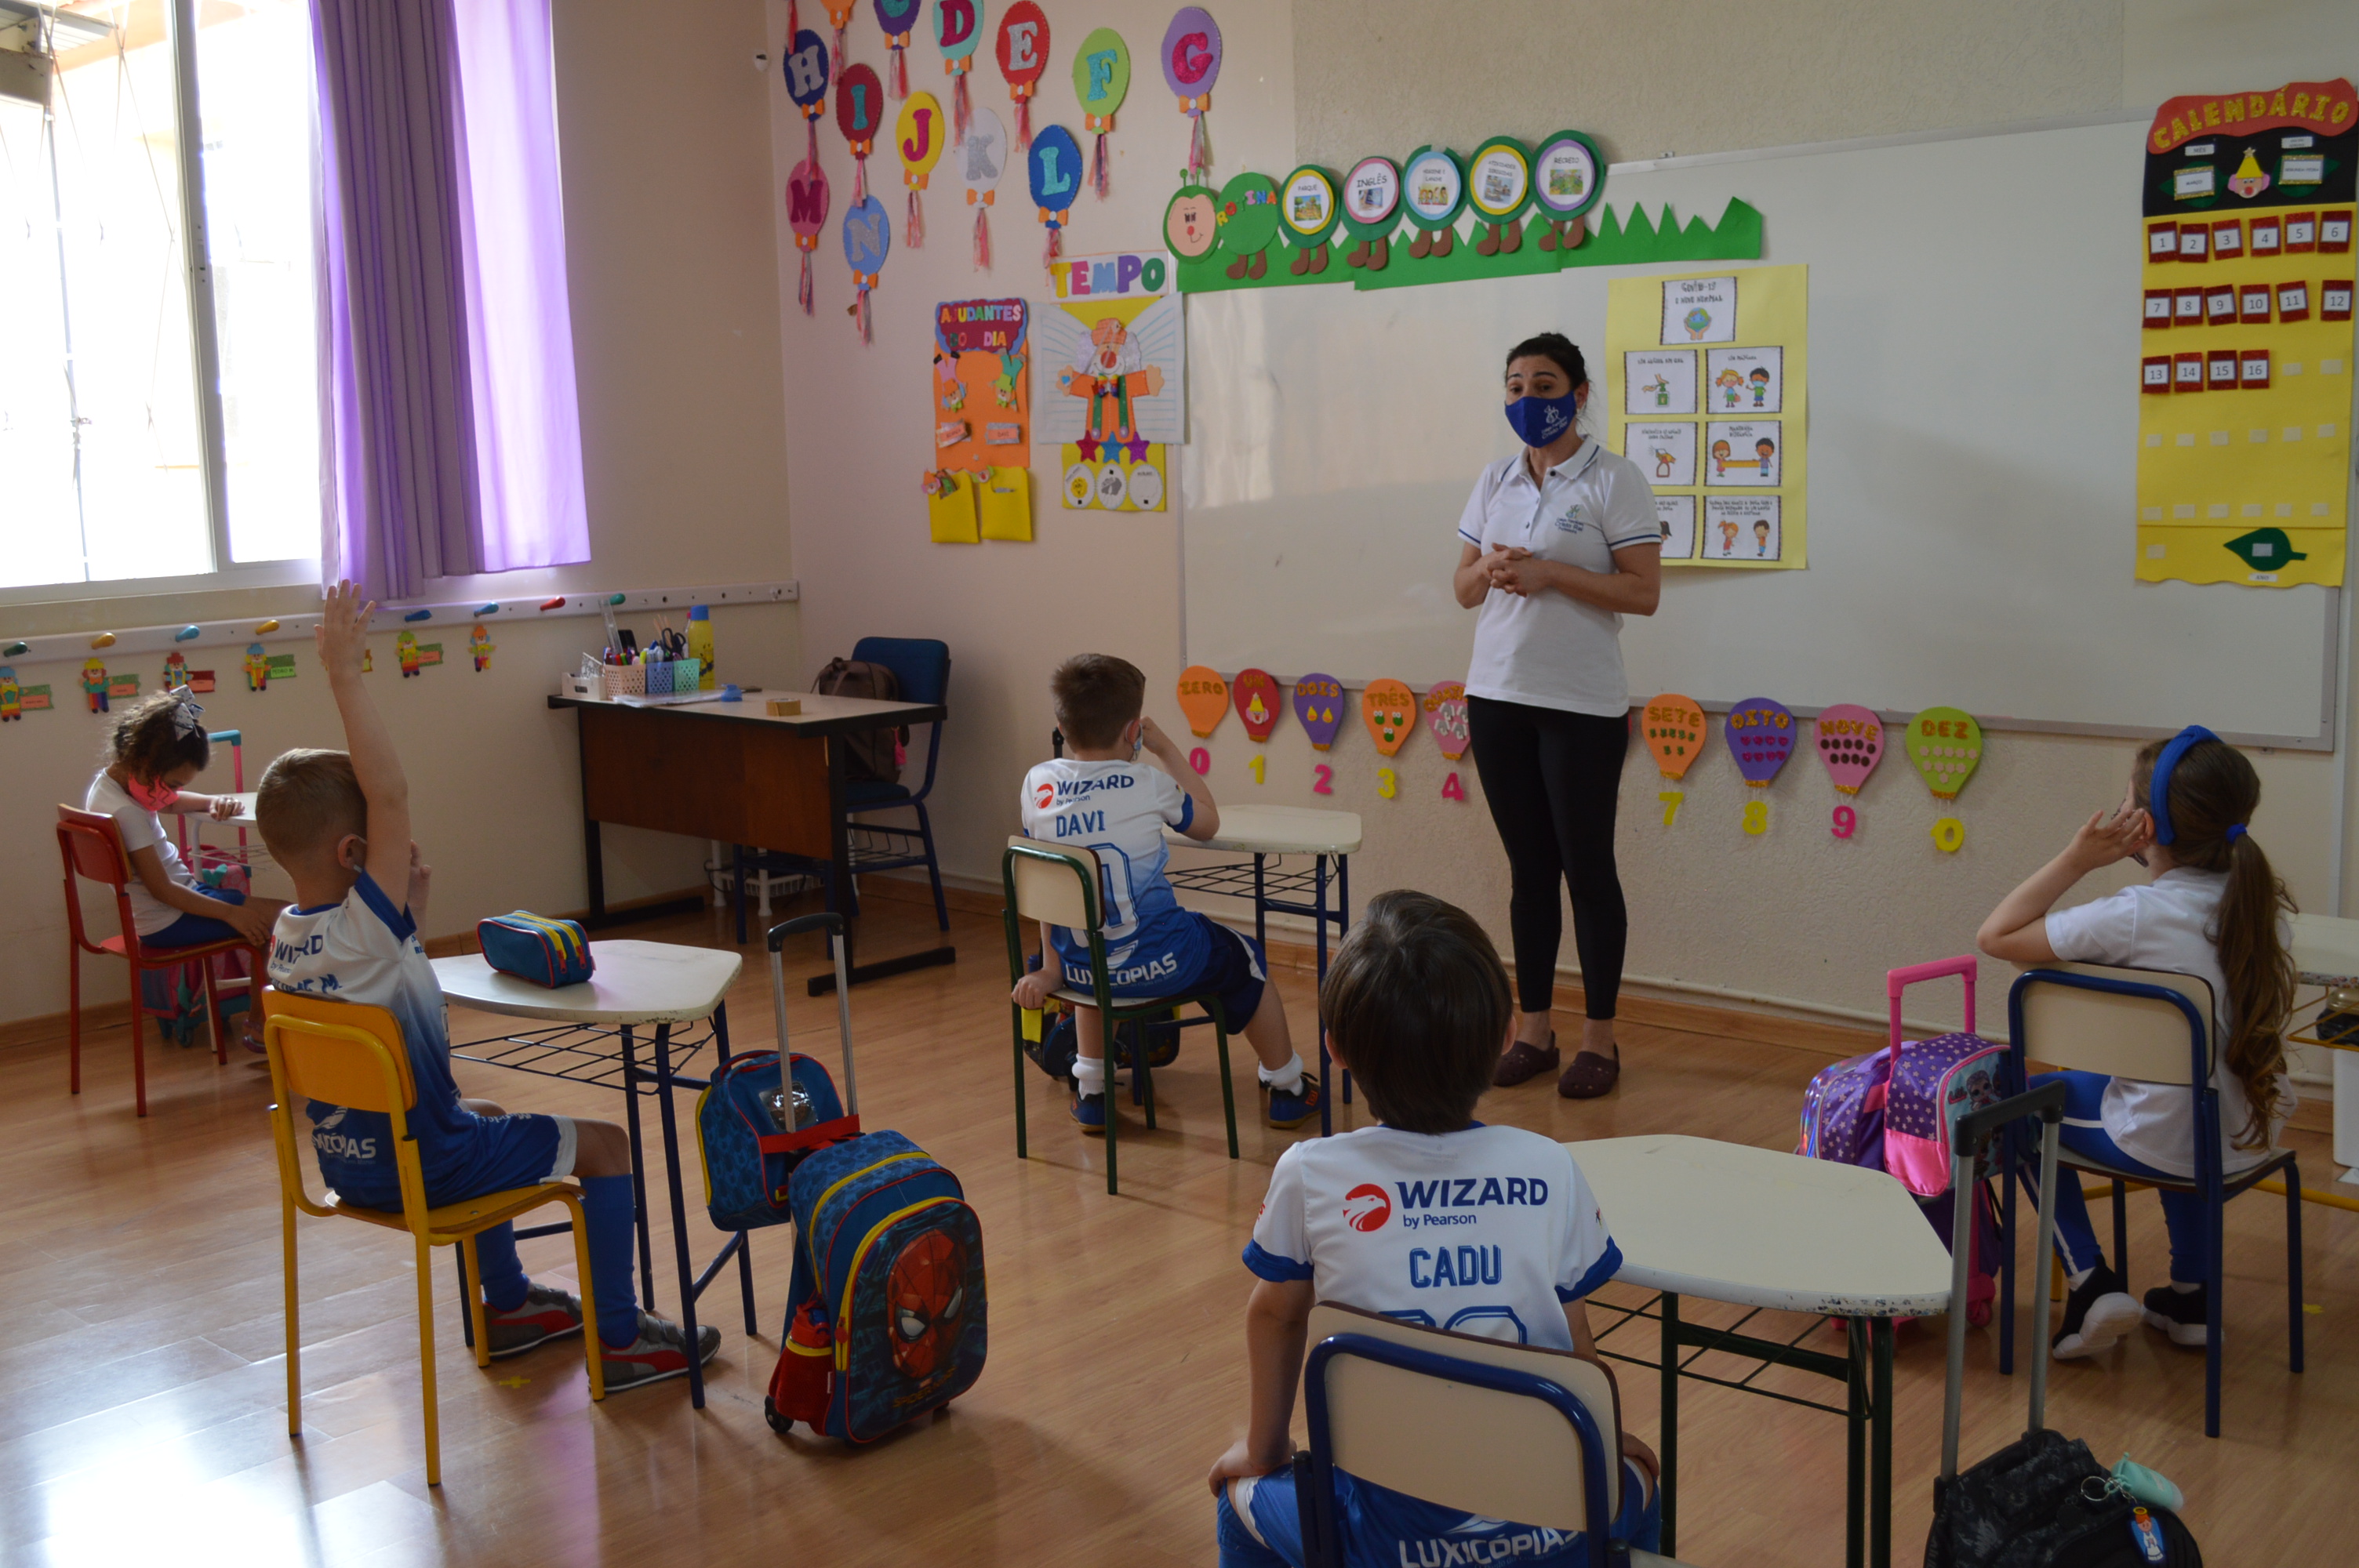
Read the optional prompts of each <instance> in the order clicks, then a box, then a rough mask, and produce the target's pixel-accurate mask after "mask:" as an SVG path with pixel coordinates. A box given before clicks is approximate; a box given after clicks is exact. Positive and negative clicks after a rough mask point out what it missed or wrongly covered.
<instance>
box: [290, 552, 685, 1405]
mask: <svg viewBox="0 0 2359 1568" xmlns="http://www.w3.org/2000/svg"><path fill="white" fill-rule="evenodd" d="M323 608H324V610H325V614H324V615H323V616H322V617H321V623H320V627H319V632H318V642H319V648H320V657H321V662H323V663H324V664H325V665H327V669H328V687H329V689H330V690H331V691H332V692H333V693H334V694H335V698H336V709H337V711H338V712H339V713H340V714H342V718H343V721H344V741H345V743H346V744H347V745H349V746H350V747H351V748H352V750H351V751H350V752H324V751H311V750H303V751H294V752H287V753H286V754H285V755H283V756H281V757H279V758H278V759H277V761H276V762H272V763H271V764H270V768H269V771H268V772H266V773H264V774H263V775H262V788H261V791H260V794H259V795H258V797H257V798H256V800H255V820H256V822H257V823H258V824H259V826H260V827H261V829H262V841H263V842H264V843H265V844H266V845H267V846H268V847H269V849H270V853H271V857H272V859H274V860H277V862H278V864H279V865H280V866H281V867H282V868H283V869H284V870H285V871H286V872H287V874H288V877H290V878H291V879H293V881H294V883H295V903H293V904H292V905H290V906H289V907H288V909H287V910H286V912H285V913H283V914H280V915H279V917H278V922H277V927H276V928H275V930H274V931H273V933H272V946H271V955H270V983H271V984H272V985H273V986H275V987H277V989H280V990H282V991H306V992H310V993H312V994H315V995H320V996H332V997H335V998H337V999H339V1000H343V1001H354V1002H361V1003H364V1004H365V1005H368V1006H373V1007H382V1008H385V1009H386V1010H387V1011H390V1012H391V1013H392V1014H393V1016H394V1018H395V1019H396V1020H397V1022H399V1023H400V1025H401V1034H402V1040H403V1043H404V1044H405V1045H406V1046H407V1047H408V1053H409V1071H410V1076H411V1079H412V1081H413V1082H414V1083H415V1085H416V1087H417V1093H418V1103H417V1105H416V1106H415V1107H414V1108H412V1109H411V1110H410V1111H409V1113H408V1125H409V1131H410V1136H411V1137H412V1138H413V1139H414V1140H415V1141H417V1144H418V1156H419V1164H420V1166H421V1167H422V1168H423V1171H424V1174H425V1178H426V1201H427V1202H428V1203H429V1204H431V1205H434V1206H438V1207H439V1206H442V1205H444V1204H452V1203H458V1202H461V1201H462V1200H463V1199H466V1198H471V1197H481V1196H483V1195H485V1194H488V1193H496V1192H505V1191H506V1190H508V1189H510V1188H513V1187H527V1186H531V1185H533V1184H537V1183H540V1182H553V1181H557V1180H559V1179H560V1178H561V1177H565V1176H569V1175H571V1176H574V1177H577V1178H579V1180H580V1184H581V1187H582V1218H583V1222H584V1224H585V1226H586V1227H587V1228H588V1230H589V1252H590V1276H591V1281H592V1284H593V1285H594V1286H595V1287H596V1294H597V1298H598V1336H599V1341H600V1344H601V1346H603V1350H604V1353H605V1370H606V1388H607V1390H608V1391H609V1392H612V1391H613V1390H616V1389H629V1388H636V1387H637V1386H638V1385H639V1384H641V1383H649V1382H655V1381H657V1380H658V1379H664V1378H676V1377H680V1376H682V1375H684V1374H685V1373H686V1372H687V1371H688V1356H687V1346H686V1336H685V1335H683V1334H682V1333H681V1332H680V1329H679V1325H677V1324H675V1323H672V1322H670V1321H669V1320H668V1319H665V1318H660V1317H658V1316H656V1315H655V1314H653V1313H646V1312H641V1311H640V1310H639V1308H638V1300H637V1297H636V1294H635V1293H634V1292H633V1290H632V1281H631V1252H632V1245H633V1241H634V1236H633V1229H632V1203H631V1175H630V1172H631V1160H630V1144H629V1142H628V1141H627V1140H626V1139H625V1136H624V1133H623V1130H622V1129H621V1128H620V1127H617V1126H616V1125H615V1124H614V1123H613V1122H611V1121H582V1120H577V1119H574V1118H571V1117H564V1116H529V1115H519V1116H509V1115H507V1114H506V1113H505V1112H503V1111H502V1110H501V1109H500V1108H499V1107H498V1106H496V1105H494V1104H493V1103H491V1102H490V1101H489V1100H481V1099H462V1098H460V1097H459V1087H458V1085H457V1083H455V1082H454V1081H453V1080H452V1078H451V1040H450V1033H449V1029H448V1025H447V1023H446V1022H445V1006H444V1003H443V1000H442V988H441V986H440V984H439V983H438V982H437V981H436V980H435V978H434V966H433V965H432V964H431V963H429V962H428V960H427V957H426V949H425V948H424V947H423V946H420V945H419V940H418V922H419V920H420V919H421V918H423V917H424V914H425V912H426V899H427V894H428V892H429V888H430V886H431V882H432V878H433V871H432V870H431V868H429V867H428V866H427V865H425V864H424V863H423V862H422V861H421V860H419V853H418V846H417V845H416V844H415V843H413V842H412V841H411V840H410V837H409V785H408V780H407V779H406V778H405V777H404V776H403V773H402V769H401V759H400V758H399V757H398V756H397V755H396V754H395V752H394V748H393V738H392V736H391V734H390V733H389V732H388V731H387V730H386V725H385V719H383V717H382V716H380V715H379V714H378V712H377V710H376V704H375V702H374V701H372V700H371V699H370V697H369V694H368V688H367V687H366V686H365V685H364V684H363V682H362V679H361V654H362V648H363V643H364V639H365V637H366V633H367V631H368V622H369V615H370V613H371V612H372V611H375V608H376V606H375V604H373V603H364V602H363V601H362V600H361V595H360V590H359V589H357V588H355V587H353V584H351V583H349V582H340V583H338V584H337V585H336V586H335V588H334V589H331V590H330V592H329V593H328V596H327V601H326V603H325V605H324V606H323ZM307 1112H308V1114H309V1115H310V1119H311V1124H312V1130H311V1146H312V1150H313V1152H315V1153H316V1154H317V1155H318V1157H319V1161H320V1179H321V1181H322V1182H324V1183H326V1184H328V1185H329V1186H331V1187H332V1188H334V1189H335V1191H336V1193H337V1195H339V1196H341V1197H342V1199H343V1200H344V1201H345V1202H347V1203H351V1204H354V1205H357V1206H362V1207H365V1208H376V1209H396V1210H397V1209H399V1208H400V1207H401V1179H400V1174H399V1172H398V1169H397V1166H396V1165H395V1163H394V1149H393V1136H392V1135H393V1128H392V1122H391V1119H389V1118H387V1117H386V1116H385V1115H383V1114H381V1113H378V1112H375V1111H360V1110H352V1109H348V1108H345V1107H342V1106H333V1105H322V1104H321V1103H320V1102H319V1101H317V1100H313V1101H311V1102H310V1105H309V1106H308V1107H307ZM475 1259H476V1263H477V1266H478V1268H479V1269H480V1271H481V1272H482V1275H483V1278H482V1280H481V1281H479V1284H480V1287H481V1289H482V1290H483V1292H484V1305H485V1311H486V1324H487V1327H488V1331H489V1334H490V1337H491V1345H490V1351H491V1354H492V1355H493V1356H495V1357H502V1356H514V1355H516V1354H518V1353H520V1352H522V1351H526V1350H529V1349H531V1348H532V1347H533V1346H536V1345H538V1344H540V1343H542V1342H543V1341H544V1340H549V1339H555V1338H559V1337H560V1336H566V1335H571V1334H575V1333H579V1332H580V1331H581V1328H582V1303H581V1301H580V1299H579V1298H578V1297H576V1296H574V1295H573V1294H572V1293H571V1292H567V1291H561V1290H559V1289H557V1288H556V1287H555V1286H552V1285H538V1284H535V1283H533V1282H532V1281H530V1280H528V1279H527V1278H526V1277H525V1271H524V1265H523V1264H522V1263H521V1262H519V1261H518V1260H517V1258H516V1236H515V1233H514V1229H513V1227H509V1226H506V1225H503V1226H500V1227H497V1228H495V1229H492V1230H486V1231H484V1233H483V1234H482V1235H480V1236H478V1237H477V1238H475ZM697 1338H698V1341H699V1350H700V1353H701V1354H700V1359H701V1360H704V1361H710V1360H711V1359H712V1356H713V1353H714V1352H715V1351H716V1350H718V1349H719V1348H720V1347H721V1331H720V1330H719V1329H717V1328H712V1327H709V1326H708V1327H701V1328H700V1329H699V1330H698V1333H697Z"/></svg>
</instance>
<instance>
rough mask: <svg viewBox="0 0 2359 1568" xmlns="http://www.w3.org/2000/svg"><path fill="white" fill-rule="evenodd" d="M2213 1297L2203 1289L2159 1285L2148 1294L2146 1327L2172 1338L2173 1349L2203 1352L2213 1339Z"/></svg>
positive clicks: (2205, 1288) (2202, 1287)
mask: <svg viewBox="0 0 2359 1568" xmlns="http://www.w3.org/2000/svg"><path fill="white" fill-rule="evenodd" d="M2210 1293H2211V1292H2210V1289H2209V1287H2207V1286H2204V1285H2198V1286H2196V1287H2195V1288H2194V1289H2193V1290H2191V1291H2182V1290H2177V1289H2174V1288H2173V1287H2171V1286H2169V1285H2157V1286H2156V1287H2155V1288H2154V1289H2152V1290H2150V1291H2148V1292H2147V1293H2146V1321H2147V1327H2149V1328H2158V1329H2160V1330H2162V1331H2163V1332H2164V1333H2165V1334H2168V1335H2169V1336H2170V1342H2171V1343H2172V1344H2173V1345H2184V1346H2188V1347H2189V1348H2190V1349H2193V1350H2201V1349H2202V1348H2203V1347H2204V1346H2206V1345H2207V1344H2208V1343H2210V1341H2211V1337H2212V1324H2211V1315H2212V1313H2211V1302H2210Z"/></svg>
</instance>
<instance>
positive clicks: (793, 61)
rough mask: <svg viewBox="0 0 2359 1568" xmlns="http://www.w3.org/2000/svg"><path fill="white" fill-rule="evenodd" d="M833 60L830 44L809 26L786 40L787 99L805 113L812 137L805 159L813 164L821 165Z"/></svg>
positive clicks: (805, 121) (804, 121)
mask: <svg viewBox="0 0 2359 1568" xmlns="http://www.w3.org/2000/svg"><path fill="white" fill-rule="evenodd" d="M831 59H832V57H831V56H830V55H829V54H828V52H827V45H826V44H824V43H822V42H821V40H820V36H819V34H817V33H816V32H814V31H812V30H811V29H810V28H809V27H804V28H800V29H799V30H798V31H797V32H796V33H795V34H794V35H793V36H792V37H791V38H788V41H787V60H786V72H787V96H788V98H789V99H791V100H792V101H793V103H794V105H795V107H796V108H798V109H799V110H801V111H802V112H803V124H804V127H805V129H806V130H807V131H808V132H809V133H810V149H809V150H808V151H807V152H805V153H804V155H803V156H804V157H805V159H806V160H808V161H809V162H810V163H812V164H817V163H818V162H819V122H820V116H821V115H822V114H826V113H827V84H828V81H829V77H830V74H831V72H830V69H829V68H830V63H831Z"/></svg>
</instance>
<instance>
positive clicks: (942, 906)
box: [909, 800, 951, 931]
mask: <svg viewBox="0 0 2359 1568" xmlns="http://www.w3.org/2000/svg"><path fill="white" fill-rule="evenodd" d="M909 804H910V805H912V806H916V807H917V808H918V837H919V838H920V839H921V840H922V841H923V842H924V844H925V846H926V877H927V880H928V881H931V882H932V883H933V884H934V919H935V920H936V921H937V922H939V923H940V925H941V928H942V929H943V930H945V931H948V930H949V929H950V928H951V905H950V900H948V899H947V898H944V897H943V896H942V863H941V861H940V860H939V859H938V858H937V857H936V856H935V854H934V824H933V819H932V818H931V817H929V816H927V815H926V803H925V802H924V801H922V800H915V801H911V802H910V803H909Z"/></svg>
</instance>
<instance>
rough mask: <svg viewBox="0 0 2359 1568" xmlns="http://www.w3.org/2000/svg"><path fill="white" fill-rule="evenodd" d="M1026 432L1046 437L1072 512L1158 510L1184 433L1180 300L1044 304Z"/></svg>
mask: <svg viewBox="0 0 2359 1568" xmlns="http://www.w3.org/2000/svg"><path fill="white" fill-rule="evenodd" d="M1033 331H1034V333H1035V334H1036V336H1037V338H1038V342H1039V345H1040V355H1041V359H1040V374H1041V378H1042V381H1043V385H1042V389H1041V393H1040V404H1039V408H1038V415H1037V416H1036V417H1035V419H1034V421H1033V429H1034V433H1035V434H1036V435H1037V436H1038V438H1040V440H1041V441H1042V442H1043V443H1044V444H1046V443H1049V442H1054V443H1056V444H1057V447H1058V456H1059V458H1060V461H1061V464H1062V479H1061V480H1060V484H1059V488H1060V490H1061V491H1062V492H1064V503H1065V505H1066V506H1067V507H1068V508H1071V509H1073V510H1077V511H1078V510H1089V509H1096V510H1101V511H1106V512H1161V511H1164V510H1165V509H1166V498H1167V496H1168V493H1169V489H1170V475H1171V466H1170V454H1171V451H1172V449H1174V448H1176V447H1178V446H1179V444H1180V439H1181V438H1182V434H1183V427H1182V418H1183V410H1184V409H1185V408H1186V406H1187V359H1186V356H1187V337H1186V333H1185V331H1184V330H1183V329H1182V326H1181V320H1180V297H1179V296H1177V295H1165V296H1163V297H1151V296H1150V297H1130V298H1122V297H1115V298H1108V299H1103V300H1092V299H1087V298H1073V297H1068V298H1064V299H1060V300H1058V301H1056V302H1055V303H1053V304H1052V303H1046V302H1044V303H1042V304H1040V305H1039V306H1038V308H1036V309H1035V311H1034V314H1033Z"/></svg>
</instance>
